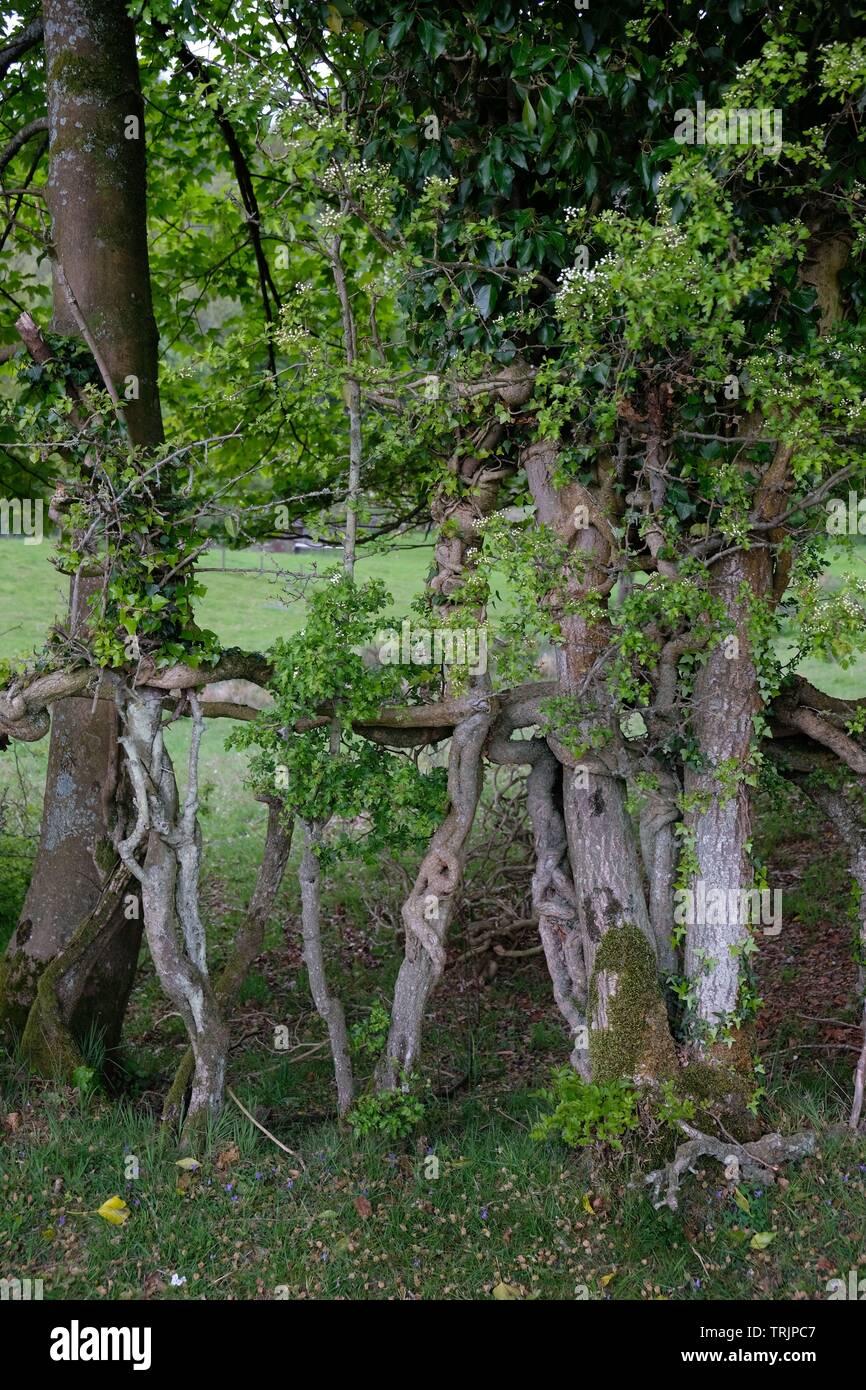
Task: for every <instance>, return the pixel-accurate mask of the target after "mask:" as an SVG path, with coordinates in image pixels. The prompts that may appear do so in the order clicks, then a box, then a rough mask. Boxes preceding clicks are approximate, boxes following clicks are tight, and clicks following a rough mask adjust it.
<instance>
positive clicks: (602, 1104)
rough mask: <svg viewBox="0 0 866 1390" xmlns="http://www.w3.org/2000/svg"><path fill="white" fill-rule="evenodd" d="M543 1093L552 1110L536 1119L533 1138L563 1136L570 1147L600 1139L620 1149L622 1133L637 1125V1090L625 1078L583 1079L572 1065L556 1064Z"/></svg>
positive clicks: (597, 1141) (602, 1142)
mask: <svg viewBox="0 0 866 1390" xmlns="http://www.w3.org/2000/svg"><path fill="white" fill-rule="evenodd" d="M540 1094H541V1096H542V1098H543V1099H544V1100H545V1101H547V1103H548V1104H549V1105H551V1106H553V1110H552V1111H551V1113H550V1114H548V1115H542V1116H541V1117H540V1119H539V1120H538V1121H537V1123H536V1124H535V1126H534V1127H533V1130H532V1137H533V1139H539V1140H541V1139H551V1138H556V1139H561V1140H562V1141H563V1143H564V1144H568V1145H569V1147H570V1148H586V1147H587V1145H589V1144H596V1143H598V1144H609V1145H610V1147H611V1148H614V1149H621V1148H622V1136H623V1135H624V1134H626V1133H627V1132H628V1131H629V1130H633V1129H637V1127H638V1113H637V1092H636V1091H635V1089H634V1087H633V1086H630V1085H629V1084H628V1083H627V1082H625V1081H608V1082H605V1083H604V1085H597V1084H596V1083H595V1082H587V1081H582V1080H581V1078H580V1077H579V1076H578V1075H577V1073H576V1072H575V1071H573V1070H572V1068H571V1067H568V1066H565V1067H556V1068H555V1069H554V1071H553V1086H552V1088H551V1089H550V1090H545V1091H542V1092H541V1093H540Z"/></svg>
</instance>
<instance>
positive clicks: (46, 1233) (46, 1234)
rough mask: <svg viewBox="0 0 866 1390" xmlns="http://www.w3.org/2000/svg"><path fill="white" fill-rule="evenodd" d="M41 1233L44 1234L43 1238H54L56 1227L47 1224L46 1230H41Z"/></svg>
mask: <svg viewBox="0 0 866 1390" xmlns="http://www.w3.org/2000/svg"><path fill="white" fill-rule="evenodd" d="M41 1235H42V1239H43V1240H53V1239H54V1227H53V1226H46V1227H45V1230H44V1231H42V1232H41Z"/></svg>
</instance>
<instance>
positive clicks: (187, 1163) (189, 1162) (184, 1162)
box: [174, 1158, 201, 1173]
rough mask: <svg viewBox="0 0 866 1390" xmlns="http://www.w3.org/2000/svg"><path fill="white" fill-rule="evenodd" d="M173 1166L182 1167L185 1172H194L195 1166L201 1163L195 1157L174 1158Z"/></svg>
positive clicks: (199, 1165)
mask: <svg viewBox="0 0 866 1390" xmlns="http://www.w3.org/2000/svg"><path fill="white" fill-rule="evenodd" d="M174 1166H175V1167H176V1168H182V1169H183V1171H184V1172H185V1173H194V1172H195V1170H196V1168H200V1167H201V1164H200V1163H199V1161H198V1159H197V1158H178V1159H176V1160H175V1165H174Z"/></svg>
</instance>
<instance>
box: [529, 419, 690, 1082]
mask: <svg viewBox="0 0 866 1390" xmlns="http://www.w3.org/2000/svg"><path fill="white" fill-rule="evenodd" d="M556 455H557V449H556V446H555V445H553V444H550V443H547V442H545V441H543V440H541V441H538V442H537V443H535V444H533V445H531V446H530V448H528V449H527V450H526V452H525V454H524V462H525V466H526V474H527V480H528V482H529V487H530V491H531V492H532V496H533V499H534V501H535V504H536V511H537V515H538V520H539V521H540V522H541V523H542V524H544V525H547V526H549V527H551V529H552V530H554V531H555V532H556V534H557V535H558V536H559V537H560V539H561V540H563V541H564V542H565V543H566V544H567V545H568V547H569V551H570V552H571V554H572V556H573V559H572V560H570V562H569V563H568V564H567V565H566V568H565V572H564V575H563V584H562V599H561V600H560V601H564V600H566V599H567V600H571V601H574V600H578V599H580V598H583V597H585V596H586V595H587V594H588V593H590V592H592V591H593V590H596V591H597V592H599V593H600V594H601V595H604V593H605V592H606V591H607V588H609V581H608V580H607V579H606V576H605V574H604V572H603V567H604V565H605V563H606V561H607V558H608V554H609V545H608V541H607V539H606V537H605V525H606V523H605V519H604V517H603V515H602V514H601V513H600V509H599V503H598V499H597V498H596V497H593V496H592V495H591V494H590V493H589V491H588V490H587V489H586V488H585V487H584V486H583V485H582V484H580V483H571V484H567V485H566V486H564V487H562V488H557V487H556V486H554V482H553V475H554V470H555V465H556ZM600 467H603V464H602V465H600ZM579 506H580V507H584V508H585V509H586V511H587V513H588V515H589V517H590V519H591V524H590V525H588V526H581V525H578V524H577V522H576V520H575V516H576V514H577V508H578V507H579ZM608 530H609V527H608ZM560 626H561V629H562V634H563V635H562V644H561V647H560V650H559V653H558V661H559V679H560V687H561V692H562V695H563V696H571V697H572V698H573V700H574V702H575V708H576V713H582V710H583V709H587V711H588V712H589V715H590V717H588V718H587V719H586V720H585V721H583V720H581V727H582V728H583V727H584V726H585V730H586V741H587V743H590V741H591V739H590V731H591V726H592V724H593V723H595V724H596V726H598V725H599V724H604V723H605V722H607V723H608V724H609V725H610V728H611V732H612V733H613V735H614V743H613V745H612V747H614V748H615V745H616V740H617V739H618V736H619V730H618V721H617V719H616V715H615V712H613V711H608V708H607V707H608V703H609V702H608V700H607V696H606V692H605V691H604V690H603V687H602V685H601V683H600V681H598V680H596V679H594V677H593V668H594V666H595V663H596V661H597V660H598V659H599V658H600V656H601V655H602V653H603V652H604V651H605V649H606V647H607V644H608V641H609V639H610V633H609V630H608V628H607V625H606V624H605V623H603V622H595V623H590V622H588V621H587V620H586V619H585V618H584V617H582V616H581V615H579V614H574V613H572V614H569V613H568V612H567V611H563V613H562V615H561V617H560ZM551 746H552V747H553V750H554V752H555V753H556V754H557V756H558V757H560V760H561V761H563V762H564V763H565V765H564V767H563V809H564V818H565V826H566V830H567V833H568V849H569V858H570V860H571V868H572V875H573V880H574V891H575V897H576V905H577V917H578V922H579V924H580V932H581V938H582V943H583V963H584V970H585V972H586V980H587V996H588V997H587V1023H588V1027H589V1039H588V1041H589V1057H588V1059H586V1058H585V1057H584V1058H583V1059H580V1058H579V1057H578V1058H577V1060H578V1065H579V1069H580V1070H581V1071H584V1072H585V1071H586V1070H587V1061H588V1070H589V1072H590V1073H591V1075H592V1077H593V1079H594V1080H609V1079H614V1078H618V1077H645V1076H659V1075H666V1074H667V1073H668V1072H670V1071H671V1070H673V1069H675V1067H676V1055H675V1050H674V1045H673V1039H672V1037H671V1034H670V1031H669V1028H668V1023H667V1014H666V1010H665V1006H664V1001H663V998H662V993H661V989H660V986H659V981H658V968H659V962H658V959H657V954H656V944H655V936H654V932H653V928H652V926H651V924H650V918H649V911H648V908H647V903H646V898H645V895H644V890H643V878H642V874H641V863H640V858H639V853H638V846H637V843H636V840H635V835H634V832H633V829H632V825H631V821H630V820H629V816H628V812H627V809H626V782H625V778H624V777H623V776H622V775H621V771H620V769H619V768H618V767H617V766H616V761H617V760H616V757H615V755H614V757H613V758H612V759H608V758H607V756H606V755H605V756H596V755H595V754H587V756H586V757H585V758H583V759H580V760H575V759H574V758H570V757H569V755H568V754H567V752H566V750H565V749H563V748H562V747H561V746H560V744H559V740H557V739H556V738H551ZM575 761H577V767H575V765H574V764H575ZM569 764H570V765H569Z"/></svg>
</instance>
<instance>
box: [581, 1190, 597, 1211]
mask: <svg viewBox="0 0 866 1390" xmlns="http://www.w3.org/2000/svg"><path fill="white" fill-rule="evenodd" d="M583 1209H584V1211H585V1212H586V1214H587V1216H595V1212H594V1211H593V1209H592V1202H591V1201H590V1200H589V1193H588V1192H584V1194H583Z"/></svg>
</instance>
